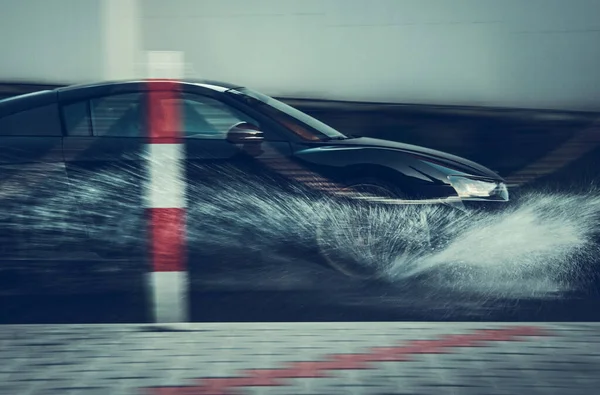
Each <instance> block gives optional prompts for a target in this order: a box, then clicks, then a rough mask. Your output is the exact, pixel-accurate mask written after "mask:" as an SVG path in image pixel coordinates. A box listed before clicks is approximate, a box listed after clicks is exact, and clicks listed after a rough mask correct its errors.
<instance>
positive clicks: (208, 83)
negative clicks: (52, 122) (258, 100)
mask: <svg viewBox="0 0 600 395" xmlns="http://www.w3.org/2000/svg"><path fill="white" fill-rule="evenodd" d="M174 81H176V82H178V83H180V84H186V85H200V86H204V87H206V88H212V89H214V90H229V89H235V88H240V87H241V85H236V84H232V83H228V82H222V81H214V80H201V79H184V80H171V79H148V80H144V79H137V80H120V81H105V82H97V83H85V84H76V85H69V86H64V87H60V88H57V89H56V90H57V91H59V92H68V91H73V90H79V89H89V88H99V87H114V88H116V87H125V86H133V85H136V86H137V85H141V84H145V85H148V86H151V85H152V84H153V83H165V82H174Z"/></svg>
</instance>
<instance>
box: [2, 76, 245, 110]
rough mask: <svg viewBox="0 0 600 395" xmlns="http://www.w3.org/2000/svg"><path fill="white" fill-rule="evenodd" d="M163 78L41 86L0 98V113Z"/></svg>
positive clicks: (132, 88) (205, 83) (214, 86)
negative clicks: (49, 87)
mask: <svg viewBox="0 0 600 395" xmlns="http://www.w3.org/2000/svg"><path fill="white" fill-rule="evenodd" d="M165 82H174V80H168V79H151V80H143V79H139V80H122V81H105V82H98V83H85V84H76V85H68V86H63V87H58V88H56V89H52V90H43V91H38V92H32V93H26V94H23V95H18V96H12V97H8V98H6V99H2V100H0V117H1V116H4V115H8V114H12V113H15V112H19V111H23V110H26V109H28V108H31V107H38V106H43V105H48V104H53V103H56V102H57V101H58V100H59V99H60V100H63V99H64V100H78V99H84V98H86V97H89V96H102V95H107V94H111V93H126V92H136V91H140V90H142V91H143V90H148V89H151V88H152V85H153V84H160V83H165ZM176 82H177V83H179V84H184V85H195V86H198V87H202V88H205V89H209V90H213V91H218V92H224V91H227V90H229V89H236V88H240V87H241V86H240V85H236V84H232V83H227V82H221V81H214V80H204V79H185V80H177V81H176Z"/></svg>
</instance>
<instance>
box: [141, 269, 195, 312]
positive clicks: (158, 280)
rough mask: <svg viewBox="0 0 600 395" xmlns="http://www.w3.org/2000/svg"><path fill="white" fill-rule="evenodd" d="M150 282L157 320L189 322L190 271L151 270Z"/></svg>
mask: <svg viewBox="0 0 600 395" xmlns="http://www.w3.org/2000/svg"><path fill="white" fill-rule="evenodd" d="M148 280H149V283H150V288H151V290H152V299H153V302H154V319H155V321H156V322H187V321H189V317H188V307H189V306H188V289H189V288H188V281H189V279H188V273H187V272H186V271H180V272H150V273H149V279H148Z"/></svg>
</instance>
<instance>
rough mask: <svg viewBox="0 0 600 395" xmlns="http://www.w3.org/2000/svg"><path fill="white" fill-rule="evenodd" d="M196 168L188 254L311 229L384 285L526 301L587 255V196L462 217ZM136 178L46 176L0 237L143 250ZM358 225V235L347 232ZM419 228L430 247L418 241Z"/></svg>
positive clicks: (532, 199)
mask: <svg viewBox="0 0 600 395" xmlns="http://www.w3.org/2000/svg"><path fill="white" fill-rule="evenodd" d="M203 171H208V172H210V173H211V174H213V175H214V179H215V180H219V181H218V182H214V183H198V184H193V185H188V229H187V233H188V244H189V248H190V250H191V252H196V253H199V254H202V252H203V251H209V250H210V251H212V252H214V251H221V252H223V253H227V252H230V251H232V250H234V249H238V250H240V251H250V250H256V251H262V252H263V253H266V254H265V255H266V256H268V255H269V254H271V253H272V254H273V255H275V254H281V252H282V251H283V253H284V254H285V253H286V252H287V253H289V254H298V251H300V250H299V249H302V248H313V247H314V246H315V238H316V234H317V230H318V229H319V227H321V229H325V230H326V232H325V234H326V236H327V237H325V238H322V239H321V245H320V247H321V248H322V249H327V248H330V249H331V251H333V252H335V253H339V254H343V255H344V256H345V257H347V258H348V257H350V258H352V259H354V260H356V261H360V262H361V264H362V265H365V266H366V267H373V268H376V271H377V272H378V273H380V274H381V276H382V277H383V278H384V279H386V280H388V281H389V282H391V283H394V282H405V281H407V280H411V281H422V282H426V283H428V284H430V285H432V286H435V287H441V288H446V289H452V290H455V291H461V292H472V293H480V294H487V295H494V296H495V297H502V296H506V297H535V296H544V295H548V294H551V293H554V292H560V291H564V290H569V289H572V288H573V287H574V286H576V285H578V284H581V280H582V278H585V275H586V268H585V265H587V264H589V262H591V261H593V257H594V255H595V253H596V242H595V239H596V231H597V229H598V219H599V215H600V197H598V194H597V193H594V192H593V191H590V193H589V194H578V195H563V194H553V193H550V192H545V193H534V194H530V195H528V196H526V197H523V198H521V199H520V200H519V201H518V202H516V203H511V204H509V205H507V207H506V208H505V209H504V210H502V211H500V212H493V213H490V212H485V211H473V212H467V213H465V212H462V211H459V210H455V209H450V208H448V207H445V206H433V205H429V206H415V205H410V206H374V205H364V204H361V205H359V204H356V203H355V202H350V201H340V200H333V199H326V198H323V197H320V198H315V197H314V195H312V194H311V193H310V192H308V191H306V190H304V189H302V188H292V189H291V190H287V189H286V190H284V189H281V188H277V187H274V186H273V183H270V182H266V181H265V180H264V179H258V178H256V179H255V178H252V177H249V176H248V175H247V174H242V173H239V172H236V171H235V170H234V169H226V170H224V169H222V168H221V169H203ZM139 178H140V177H138V176H137V175H136V174H135V172H133V171H130V170H129V169H127V168H120V169H118V171H115V170H114V169H113V170H111V171H110V172H103V173H95V174H82V175H81V177H80V178H79V179H78V182H76V183H75V184H72V185H71V186H70V188H71V190H72V191H73V190H74V192H75V193H73V194H68V193H65V191H66V186H65V185H62V184H61V182H60V181H58V178H56V179H53V178H51V177H49V178H47V180H46V182H45V183H44V184H43V186H39V187H38V188H36V189H35V191H34V192H31V193H29V194H24V193H21V194H19V195H18V197H14V196H13V197H12V198H11V200H10V201H7V203H5V204H3V205H2V206H1V209H0V220H1V221H2V226H3V228H4V229H3V232H8V233H14V232H17V233H18V232H23V230H24V229H25V230H28V231H32V232H33V233H36V234H37V235H38V236H37V237H36V238H35V239H28V240H26V243H27V246H26V248H25V250H26V251H27V252H28V253H29V254H35V252H36V251H37V254H38V255H44V254H45V255H51V254H53V253H54V252H53V251H54V250H56V249H57V245H60V244H62V243H66V244H69V243H73V242H75V241H81V240H82V239H83V238H86V239H87V240H92V241H93V244H94V245H104V246H107V248H110V249H116V250H123V249H129V248H131V247H130V246H131V245H138V246H140V245H143V244H144V242H145V229H146V227H145V223H144V215H143V209H142V207H143V201H142V199H141V198H140V196H141V189H140V186H139V182H138V180H139ZM73 188H74V189H73ZM40 189H42V191H41V192H40ZM424 225H426V227H424ZM358 228H360V229H361V233H360V236H357V235H356V234H355V233H353V232H354V231H356V230H357V229H358ZM425 228H426V229H427V232H429V233H428V234H429V235H432V237H433V239H435V240H436V242H435V243H433V244H427V243H424V241H423V235H424V233H423V232H424V229H425ZM25 233H27V232H25ZM40 235H41V236H40ZM357 237H361V238H362V239H364V240H362V241H363V242H357ZM291 245H293V246H295V247H294V248H289V247H290V246H291ZM298 248H299V249H298ZM276 251H277V253H276ZM278 256H279V257H280V255H278Z"/></svg>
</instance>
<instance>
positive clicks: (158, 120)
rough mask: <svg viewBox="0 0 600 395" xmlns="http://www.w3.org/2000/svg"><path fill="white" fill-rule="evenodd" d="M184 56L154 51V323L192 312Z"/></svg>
mask: <svg viewBox="0 0 600 395" xmlns="http://www.w3.org/2000/svg"><path fill="white" fill-rule="evenodd" d="M181 58H182V56H181V53H177V52H175V53H173V52H151V53H149V66H150V77H151V78H170V79H171V80H157V79H149V80H148V84H149V89H148V96H147V97H148V101H147V104H148V120H147V121H148V132H149V134H148V144H147V147H146V148H147V150H146V155H147V159H146V163H147V184H146V190H145V197H146V209H147V214H148V220H149V224H148V225H149V241H150V243H149V249H150V251H149V252H150V264H151V266H150V273H149V278H148V282H149V287H150V297H151V303H152V307H153V316H154V321H155V322H185V321H188V320H189V312H188V294H189V290H188V273H187V268H186V266H187V265H186V255H187V253H186V248H185V244H186V243H185V241H186V240H185V239H186V232H185V229H186V224H185V221H186V218H185V207H186V177H185V166H184V163H185V162H184V160H185V146H184V144H183V140H182V136H181V135H180V132H181V130H182V128H181V119H182V117H181V114H180V108H179V105H178V104H179V100H178V99H179V98H180V93H181V92H180V89H179V85H178V84H177V79H181V78H182V77H183V61H182V59H181Z"/></svg>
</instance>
